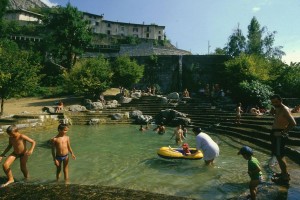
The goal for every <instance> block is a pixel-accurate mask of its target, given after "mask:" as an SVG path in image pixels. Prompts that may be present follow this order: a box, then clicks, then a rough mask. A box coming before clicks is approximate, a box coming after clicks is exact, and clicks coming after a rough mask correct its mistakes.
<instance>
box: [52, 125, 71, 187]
mask: <svg viewBox="0 0 300 200" xmlns="http://www.w3.org/2000/svg"><path fill="white" fill-rule="evenodd" d="M68 129H69V128H68V125H66V124H60V125H59V126H58V134H57V136H55V137H54V138H52V139H51V142H52V157H53V161H54V164H55V166H56V180H57V181H58V180H59V177H60V172H61V163H63V171H64V180H65V181H68V180H69V169H68V163H69V153H70V154H71V155H72V158H73V159H74V160H75V159H76V157H75V155H74V153H73V150H72V148H71V145H70V138H69V136H67V132H68Z"/></svg>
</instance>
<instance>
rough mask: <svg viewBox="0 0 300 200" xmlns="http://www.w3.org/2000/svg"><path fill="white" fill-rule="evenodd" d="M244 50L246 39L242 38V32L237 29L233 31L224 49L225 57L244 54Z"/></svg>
mask: <svg viewBox="0 0 300 200" xmlns="http://www.w3.org/2000/svg"><path fill="white" fill-rule="evenodd" d="M245 49H246V38H245V37H244V35H243V33H242V30H241V29H240V28H239V27H238V28H237V29H235V30H234V32H233V34H232V35H231V36H229V39H228V43H227V45H226V47H225V52H226V54H227V55H231V56H233V57H235V56H238V55H240V54H241V53H243V52H245Z"/></svg>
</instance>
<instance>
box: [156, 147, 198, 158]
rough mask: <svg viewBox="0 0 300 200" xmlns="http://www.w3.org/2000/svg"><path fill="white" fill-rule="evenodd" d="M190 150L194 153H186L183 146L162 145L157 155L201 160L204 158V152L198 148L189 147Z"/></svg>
mask: <svg viewBox="0 0 300 200" xmlns="http://www.w3.org/2000/svg"><path fill="white" fill-rule="evenodd" d="M189 150H190V152H191V154H192V155H184V154H183V150H182V148H171V147H161V148H160V149H159V150H158V151H157V155H158V156H160V157H162V158H167V159H188V160H200V159H202V158H203V154H202V152H201V151H197V149H196V148H189ZM196 152H197V153H196ZM194 153H196V154H194ZM193 154H194V155H193Z"/></svg>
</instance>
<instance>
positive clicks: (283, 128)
mask: <svg viewBox="0 0 300 200" xmlns="http://www.w3.org/2000/svg"><path fill="white" fill-rule="evenodd" d="M270 99H271V103H272V105H273V106H274V109H272V111H271V114H273V115H274V123H273V125H272V130H271V135H270V139H271V150H272V154H273V155H275V156H276V158H277V161H278V164H279V167H280V170H281V173H279V174H274V176H273V177H272V181H273V182H275V183H279V184H281V183H282V184H285V183H288V182H289V180H290V175H289V173H288V171H287V165H286V161H285V159H284V156H285V144H286V141H287V139H288V132H289V131H290V130H291V129H292V128H294V127H295V126H296V121H295V119H294V118H293V116H292V114H291V112H290V110H289V108H288V107H287V106H285V105H284V104H283V103H282V99H281V97H280V96H279V95H273V96H272V97H271V98H270Z"/></svg>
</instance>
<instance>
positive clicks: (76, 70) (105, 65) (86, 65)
mask: <svg viewBox="0 0 300 200" xmlns="http://www.w3.org/2000/svg"><path fill="white" fill-rule="evenodd" d="M112 75H113V72H112V70H111V67H110V63H109V62H108V61H107V60H106V59H104V57H102V56H100V57H98V58H90V59H83V60H80V61H79V62H77V63H76V65H75V66H74V67H73V68H72V69H71V71H70V72H69V73H65V74H64V76H65V78H66V87H67V88H68V90H70V91H72V92H74V93H76V94H80V95H85V96H88V97H93V96H94V95H98V94H100V93H101V92H103V91H105V90H107V89H108V88H109V87H110V86H111V81H112Z"/></svg>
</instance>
